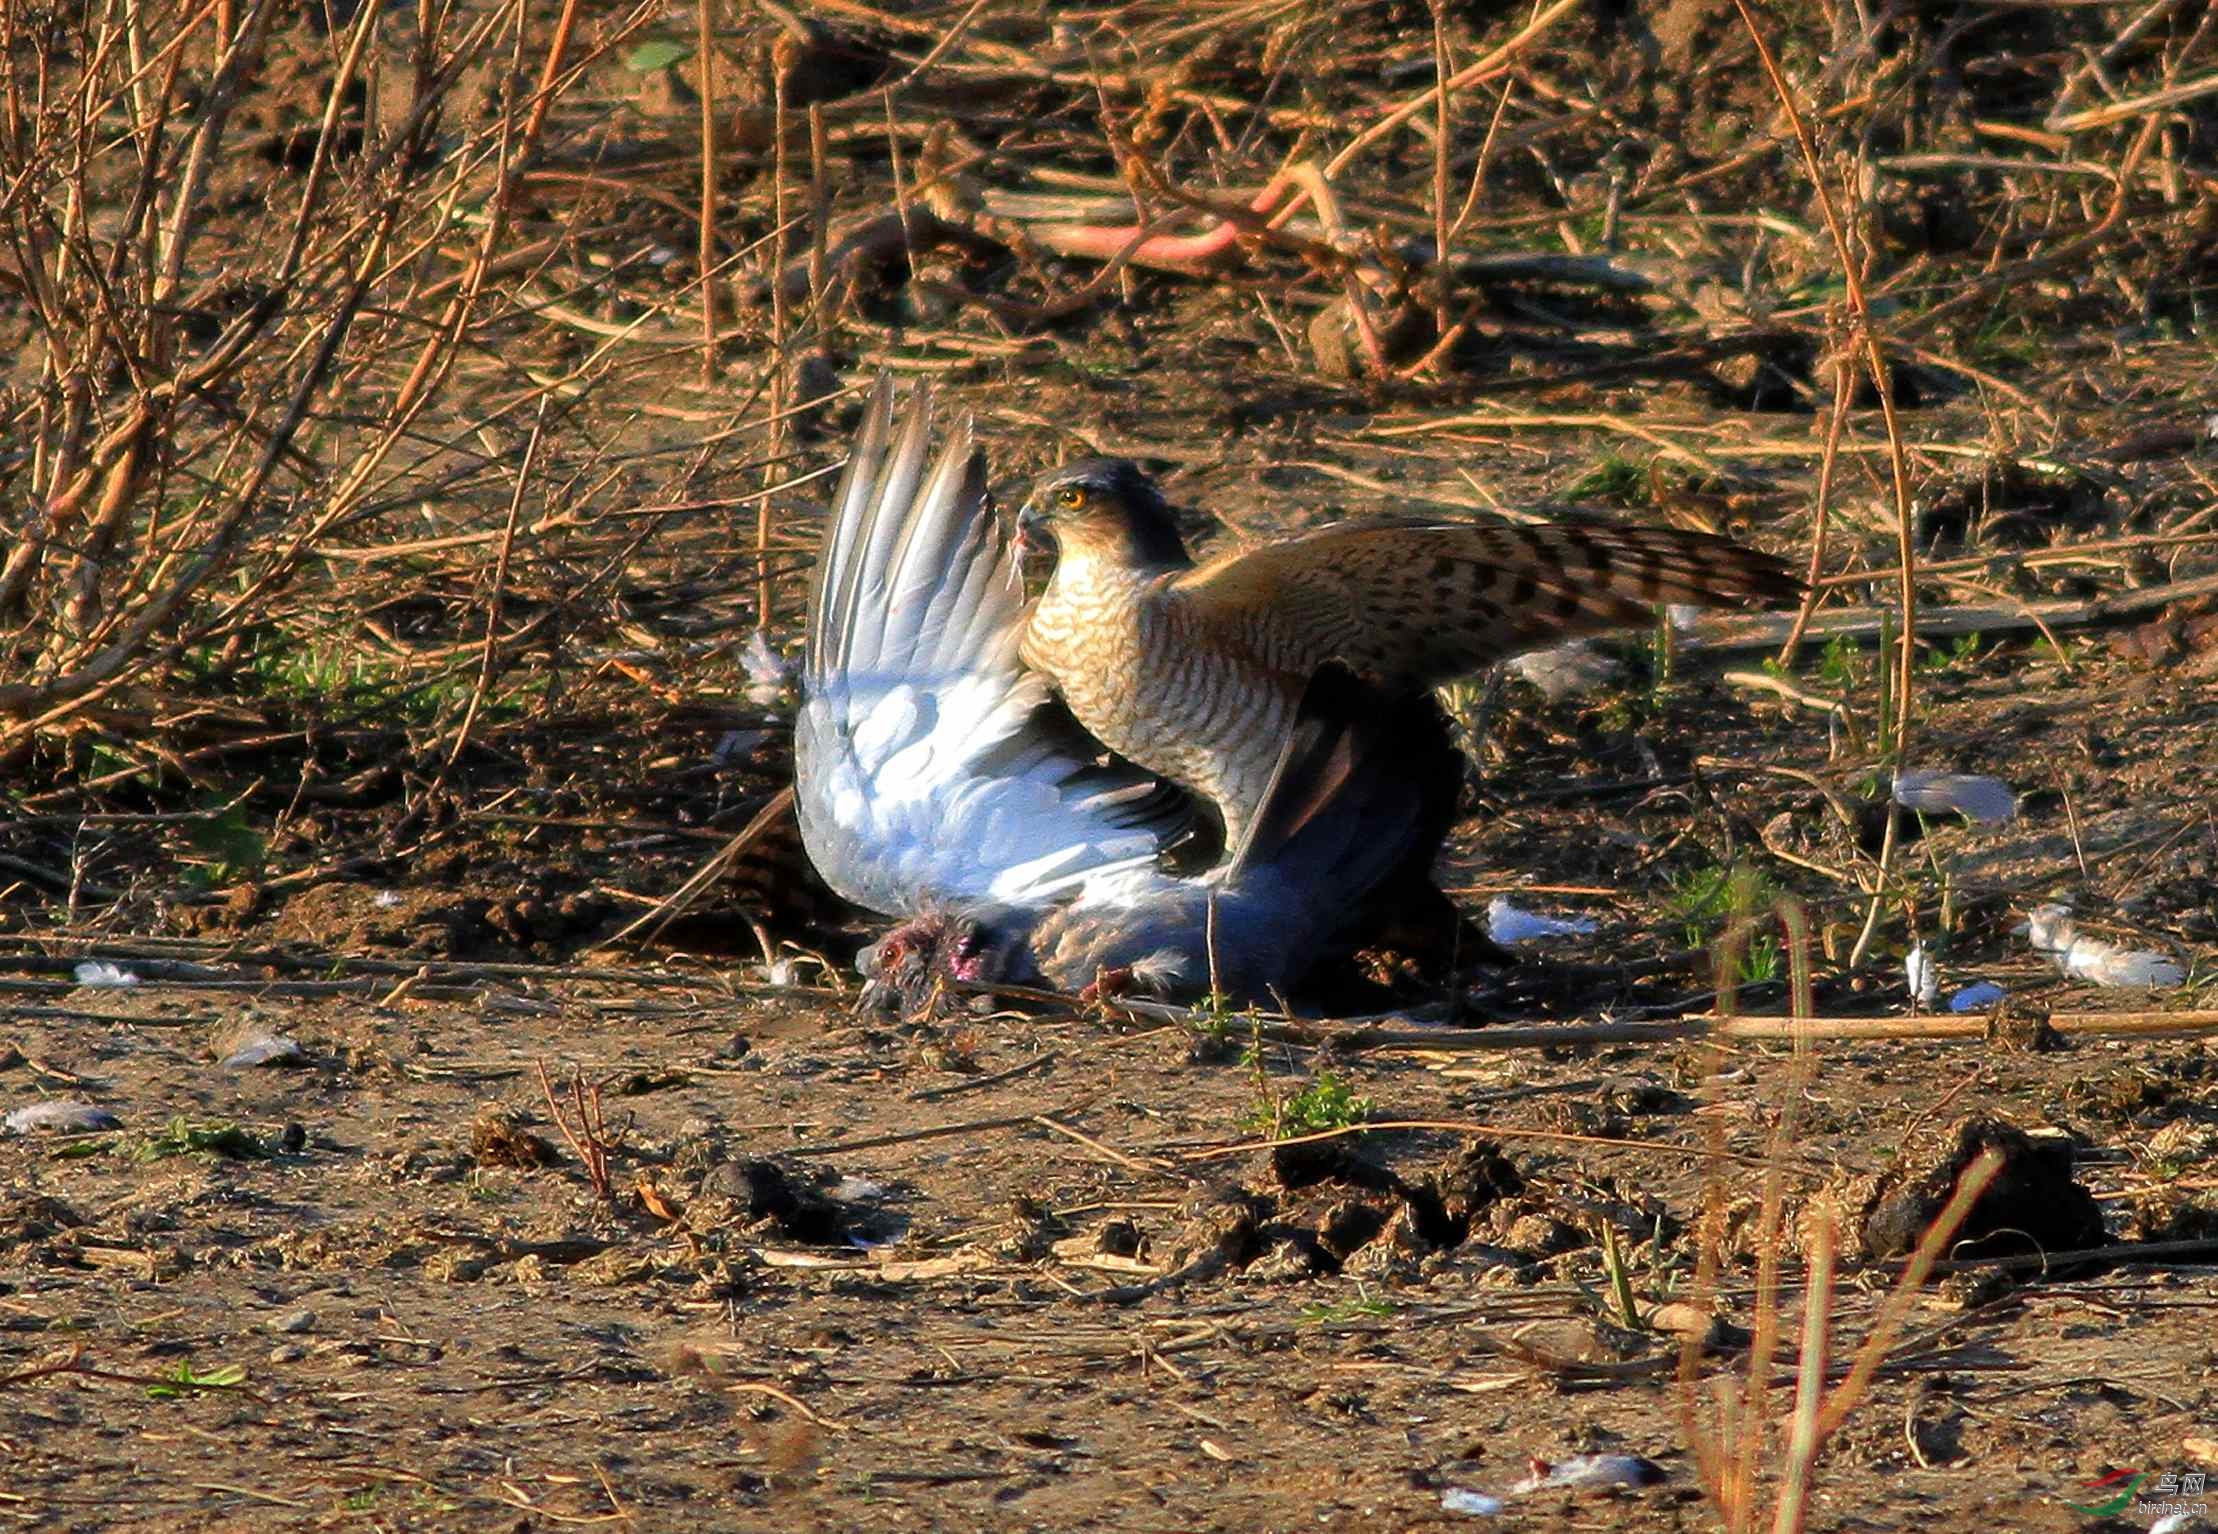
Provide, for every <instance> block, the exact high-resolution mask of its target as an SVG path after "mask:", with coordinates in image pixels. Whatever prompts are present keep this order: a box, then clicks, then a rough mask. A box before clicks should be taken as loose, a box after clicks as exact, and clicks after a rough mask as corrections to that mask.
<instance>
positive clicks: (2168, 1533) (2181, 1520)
mask: <svg viewBox="0 0 2218 1534" xmlns="http://www.w3.org/2000/svg"><path fill="white" fill-rule="evenodd" d="M2200 1526H2201V1525H2199V1524H2198V1523H2197V1522H2196V1517H2195V1510H2194V1509H2193V1508H2191V1507H2175V1508H2173V1509H2172V1511H2170V1512H2168V1513H2166V1514H2165V1515H2164V1516H2163V1517H2161V1518H2159V1519H2157V1521H2156V1522H2154V1523H2152V1524H2150V1525H2149V1534H2188V1530H2190V1529H2194V1528H2198V1527H2200Z"/></svg>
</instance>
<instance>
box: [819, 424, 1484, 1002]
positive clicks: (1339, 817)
mask: <svg viewBox="0 0 2218 1534" xmlns="http://www.w3.org/2000/svg"><path fill="white" fill-rule="evenodd" d="M929 439H930V402H929V398H928V394H927V391H926V390H925V389H924V388H922V387H919V388H918V389H917V390H916V391H915V392H914V393H913V395H912V396H911V398H910V401H909V404H908V407H907V410H906V412H905V414H904V416H903V418H902V421H901V424H900V426H899V427H898V429H896V428H895V426H894V424H893V394H892V389H891V385H890V381H887V380H881V381H880V383H879V386H878V388H877V390H876V392H875V393H874V394H873V395H872V397H871V400H870V404H869V407H868V409H867V411H866V412H865V415H864V419H863V423H862V426H861V428H860V430H859V432H858V434H857V436H856V438H855V442H854V445H853V449H852V452H851V454H850V456H849V459H848V463H847V468H846V471H845V473H844V475H843V476H842V478H841V480H840V483H839V488H838V490H837V491H836V493H835V495H834V498H833V502H832V506H831V508H830V511H829V514H828V515H827V517H826V519H825V529H824V535H823V543H822V549H821V553H820V556H819V559H818V562H817V567H816V572H815V577H814V581H813V584H812V587H811V590H810V593H809V613H808V625H807V632H806V638H805V655H804V659H803V663H802V675H801V691H802V701H801V710H800V714H799V717H798V719H797V720H796V724H795V737H794V753H795V767H796V779H795V797H796V804H797V807H798V817H799V821H800V827H801V835H802V841H803V845H804V846H805V847H806V848H807V851H808V854H809V858H810V860H811V861H812V862H813V863H814V864H815V866H816V868H817V870H818V872H819V873H821V874H822V875H823V876H824V879H825V881H826V882H827V883H828V884H830V885H831V887H832V888H833V890H835V891H836V892H837V893H838V894H840V895H841V896H842V897H844V898H845V899H847V900H849V901H851V902H852V903H854V904H855V905H858V906H861V907H863V908H864V909H866V910H869V911H874V912H877V913H879V914H881V915H886V916H893V917H901V918H906V919H907V920H906V921H905V922H904V923H903V924H902V925H901V926H899V927H898V928H896V929H895V931H894V932H893V933H892V934H890V935H889V936H888V937H887V938H885V939H884V940H883V941H882V942H880V943H879V944H877V945H876V947H875V949H874V950H873V951H872V952H871V953H870V954H868V955H866V967H875V968H877V969H878V970H879V971H880V972H882V973H887V974H892V975H903V974H906V975H912V976H913V975H918V974H922V975H926V976H932V975H938V976H944V977H947V978H951V979H956V980H966V981H979V982H992V981H997V980H1006V981H1014V982H1017V983H1028V984H1047V985H1052V986H1055V987H1056V988H1058V989H1062V990H1077V989H1079V988H1082V987H1084V986H1086V985H1089V984H1092V983H1094V982H1095V981H1096V980H1097V979H1098V978H1100V977H1101V975H1102V974H1103V973H1104V972H1112V973H1116V972H1129V973H1130V974H1132V975H1133V976H1134V977H1135V978H1136V979H1137V980H1139V981H1140V982H1142V983H1143V984H1148V985H1150V986H1151V987H1152V988H1153V989H1156V990H1159V991H1163V992H1166V993H1171V992H1179V993H1186V994H1198V993H1202V992H1206V991H1212V990H1215V991H1221V992H1223V993H1225V994H1227V995H1230V996H1233V997H1237V998H1242V999H1247V998H1263V997H1267V996H1269V995H1272V994H1273V993H1278V994H1284V993H1285V992H1286V991H1288V990H1291V989H1293V988H1294V987H1296V986H1297V985H1298V984H1299V983H1300V981H1301V980H1302V978H1303V976H1304V975H1305V974H1306V973H1307V972H1308V971H1309V970H1310V969H1311V968H1312V967H1314V965H1315V964H1316V963H1317V962H1318V961H1319V960H1320V959H1321V958H1323V957H1325V956H1327V955H1329V954H1331V953H1334V952H1345V951H1347V950H1348V949H1349V948H1350V947H1352V946H1354V945H1355V944H1356V943H1358V942H1359V941H1360V940H1361V938H1362V935H1363V934H1364V932H1365V931H1366V930H1368V928H1369V927H1370V926H1371V925H1372V924H1374V923H1376V922H1377V921H1378V920H1379V919H1380V918H1379V915H1378V907H1379V903H1380V902H1381V901H1385V900H1386V899H1387V898H1388V896H1389V895H1390V894H1391V892H1392V891H1393V890H1394V889H1395V888H1396V887H1397V886H1400V885H1403V884H1406V883H1407V881H1408V880H1410V879H1411V878H1412V877H1416V878H1419V879H1423V878H1425V877H1426V876H1427V875H1428V873H1429V869H1430V865H1431V862H1432V859H1433V857H1434V855H1435V854H1436V852H1437V851H1438V849H1439V846H1440V843H1441V840H1442V838H1443V837H1444V836H1445V834H1446V831H1447V828H1448V825H1449V823H1450V821H1451V819H1452V818H1453V814H1454V806H1455V795H1456V791H1457V788H1458V786H1459V785H1460V783H1461V779H1462V759H1461V757H1460V755H1459V754H1458V753H1457V752H1456V751H1455V749H1454V748H1453V746H1452V745H1451V744H1450V742H1449V740H1448V738H1447V734H1446V731H1445V729H1444V727H1443V726H1442V724H1441V721H1440V718H1439V715H1438V711H1437V710H1436V709H1435V708H1433V707H1432V705H1431V703H1430V701H1429V700H1418V701H1417V703H1416V704H1415V705H1412V706H1381V704H1380V702H1379V700H1378V699H1377V698H1375V697H1374V696H1373V695H1372V694H1371V692H1370V690H1369V689H1367V688H1365V687H1364V686H1362V685H1361V684H1360V683H1358V682H1357V681H1356V680H1355V678H1354V677H1353V675H1352V674H1350V673H1348V672H1347V671H1345V670H1343V669H1342V668H1339V667H1333V666H1325V667H1320V668H1318V669H1317V672H1316V674H1315V676H1314V677H1313V678H1311V679H1310V680H1309V681H1308V682H1307V683H1306V684H1305V685H1304V686H1303V687H1302V688H1301V689H1299V694H1298V696H1297V697H1296V698H1295V699H1294V701H1293V703H1292V705H1291V706H1290V707H1289V708H1288V709H1286V710H1285V711H1284V714H1283V717H1281V718H1279V719H1278V720H1277V721H1276V723H1277V728H1278V734H1277V737H1276V739H1274V740H1273V741H1272V742H1271V743H1270V747H1269V755H1270V757H1271V761H1270V763H1269V765H1268V766H1267V767H1266V769H1265V772H1264V775H1263V781H1262V782H1261V783H1260V784H1259V786H1258V792H1257V794H1256V806H1255V809H1254V812H1253V813H1252V814H1250V815H1248V816H1247V817H1246V818H1245V819H1244V821H1243V823H1242V828H1241V835H1240V837H1239V838H1238V839H1237V840H1236V841H1234V842H1232V843H1230V844H1228V853H1227V856H1226V857H1225V858H1224V860H1223V861H1222V862H1221V863H1220V864H1218V866H1216V867H1214V868H1212V869H1210V870H1209V871H1208V872H1207V873H1206V874H1204V875H1201V876H1199V877H1190V878H1189V877H1180V876H1178V875H1176V874H1173V873H1171V872H1169V871H1167V870H1166V869H1165V867H1164V866H1163V863H1162V854H1163V853H1164V851H1165V849H1166V848H1167V847H1169V846H1170V845H1171V844H1172V843H1173V842H1174V841H1175V840H1176V839H1178V838H1179V837H1180V836H1181V835H1182V834H1184V832H1185V831H1186V829H1187V827H1188V824H1189V822H1190V821H1191V819H1192V817H1193V814H1194V808H1195V807H1194V804H1193V802H1192V800H1191V798H1190V797H1189V796H1188V795H1187V794H1185V793H1183V792H1180V791H1178V790H1176V789H1173V788H1169V787H1166V785H1165V784H1164V783H1163V782H1162V781H1160V780H1159V779H1158V778H1157V777H1156V776H1155V775H1154V774H1152V773H1150V772H1148V771H1146V770H1143V769H1142V768H1140V767H1136V766H1134V765H1132V764H1131V763H1129V762H1126V761H1123V760H1120V759H1118V758H1117V757H1115V756H1113V755H1111V754H1110V753H1109V752H1108V751H1107V750H1105V749H1104V747H1103V746H1102V744H1101V743H1100V742H1099V741H1097V740H1094V739H1092V738H1091V737H1089V736H1088V735H1087V734H1086V732H1085V731H1083V730H1082V729H1080V728H1079V726H1078V724H1077V722H1076V721H1075V720H1074V719H1073V718H1072V716H1071V712H1070V710H1069V709H1068V707H1066V706H1065V705H1064V704H1063V703H1062V702H1061V701H1060V700H1058V699H1057V698H1056V696H1055V695H1054V693H1053V691H1052V690H1051V689H1050V687H1049V685H1048V679H1047V678H1046V677H1045V676H1043V675H1041V674H1040V673H1039V672H1037V671H1035V670H1032V669H1030V668H1028V667H1027V666H1025V665H1024V663H1023V662H1022V661H1021V660H1020V658H1019V655H1018V650H1019V646H1020V643H1021V641H1022V639H1023V635H1024V632H1025V624H1026V620H1027V616H1028V608H1027V605H1026V602H1025V598H1024V592H1023V587H1022V582H1021V579H1020V572H1019V568H1018V560H1017V554H1016V550H1015V549H1014V548H1013V546H1012V545H1011V542H1010V539H1009V537H1008V532H1007V529H1006V528H1005V526H1004V525H1003V523H1002V521H1001V520H1000V519H999V518H997V517H996V516H994V515H993V514H992V511H991V510H990V508H989V506H988V503H987V498H986V481H985V464H984V460H983V458H982V456H981V455H980V453H979V452H978V451H977V449H976V448H975V446H974V445H973V442H972V435H971V428H970V425H969V422H968V421H967V420H958V421H957V422H956V423H955V424H954V426H953V428H952V430H950V431H949V433H948V438H947V442H946V445H945V446H944V447H943V448H942V449H941V451H940V452H939V454H938V455H937V457H936V458H932V457H931V455H930V453H929V447H930V440H929ZM1428 887H1429V886H1428Z"/></svg>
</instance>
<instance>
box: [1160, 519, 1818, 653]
mask: <svg viewBox="0 0 2218 1534" xmlns="http://www.w3.org/2000/svg"><path fill="white" fill-rule="evenodd" d="M1174 589H1175V590H1177V591H1178V592H1179V594H1180V595H1181V596H1183V597H1187V598H1190V600H1191V609H1192V610H1193V611H1196V612H1201V613H1206V614H1208V615H1209V621H1210V623H1211V624H1212V625H1214V626H1215V627H1216V630H1217V632H1219V633H1221V634H1224V635H1225V636H1226V637H1227V639H1228V641H1229V642H1232V643H1241V644H1247V645H1250V646H1253V647H1254V648H1255V649H1256V651H1257V652H1258V658H1259V659H1261V660H1264V661H1265V662H1266V663H1268V664H1272V665H1274V666H1285V665H1286V663H1287V662H1289V661H1290V662H1292V663H1293V665H1292V668H1304V669H1306V668H1313V667H1315V666H1317V665H1321V664H1323V663H1324V662H1326V661H1333V660H1337V661H1339V662H1341V663H1342V664H1344V665H1346V666H1348V667H1349V668H1350V669H1352V670H1354V671H1355V672H1357V673H1358V674H1359V675H1361V676H1363V677H1365V678H1367V679H1369V680H1372V681H1375V682H1378V683H1381V684H1383V685H1384V686H1386V687H1388V688H1390V689H1395V690H1400V689H1409V688H1422V687H1430V686H1434V685H1437V684H1439V683H1441V682H1445V681H1448V680H1449V679H1451V678H1453V677H1457V676H1462V675H1465V674H1467V673H1469V672H1472V671H1477V670H1480V669H1481V668H1483V667H1485V666H1488V665H1491V664H1492V663H1493V662H1495V661H1498V660H1503V659H1506V658H1508V657H1509V656H1512V655H1516V654H1519V653H1520V652H1522V651H1525V650H1530V649H1534V648H1537V647H1539V646H1541V645H1547V644H1554V643H1556V642H1558V641H1560V640H1564V639H1572V638H1577V637H1579V636H1581V635H1585V634H1595V633H1600V632H1603V631H1604V630H1608V629H1615V628H1625V627H1628V626H1631V625H1635V624H1642V623H1646V622H1648V621H1649V620H1650V618H1651V616H1652V614H1653V613H1654V610H1655V609H1656V608H1657V607H1658V606H1659V605H1662V604H1664V603H1671V602H1692V603H1698V604H1703V605H1709V604H1715V603H1725V602H1733V603H1738V602H1745V601H1748V600H1751V599H1757V600H1785V599H1787V598H1791V597H1793V596H1794V595H1796V594H1798V593H1799V591H1800V590H1801V587H1800V585H1799V583H1798V582H1797V581H1796V580H1795V578H1794V577H1793V576H1792V575H1791V574H1789V573H1788V571H1787V569H1786V567H1785V566H1784V565H1782V564H1781V563H1779V561H1777V560H1776V559H1773V558H1772V557H1771V556H1770V555H1768V554H1762V553H1758V552H1757V551H1755V550H1753V549H1747V548H1743V547H1741V546H1740V545H1738V544H1735V543H1733V542H1731V541H1729V540H1727V539H1724V538H1719V537H1715V536H1713V535H1711V534H1708V533H1697V532H1687V531H1683V530H1681V529H1678V528H1671V527H1631V526H1619V525H1617V524H1614V523H1609V522H1604V521H1600V520H1593V521H1583V520H1582V521H1572V522H1558V523H1546V524H1536V525H1532V526H1524V525H1518V524H1513V523H1506V522H1505V523H1482V522H1456V521H1446V520H1428V519H1419V518H1408V519H1381V520H1375V521H1363V522H1351V523H1346V524H1343V525H1341V526H1339V527H1332V528H1327V529H1325V530H1324V531H1322V532H1317V533H1312V534H1310V535H1308V536H1306V537H1302V538H1296V539H1293V540H1291V541H1288V542H1284V543H1274V544H1267V545H1265V546H1263V547H1261V548H1256V549H1250V550H1244V551H1241V552H1238V553H1232V554H1226V555H1222V556H1220V557H1218V558H1216V559H1213V560H1211V561H1209V562H1208V563H1206V564H1204V565H1201V566H1200V567H1198V568H1197V569H1195V570H1193V571H1191V572H1189V573H1187V574H1185V575H1182V576H1179V577H1178V578H1177V580H1176V582H1175V588H1174ZM1292 668H1289V669H1292Z"/></svg>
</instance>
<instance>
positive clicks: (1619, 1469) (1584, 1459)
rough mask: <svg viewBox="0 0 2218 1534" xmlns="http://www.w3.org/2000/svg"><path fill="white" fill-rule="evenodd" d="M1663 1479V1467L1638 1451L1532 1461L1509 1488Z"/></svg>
mask: <svg viewBox="0 0 2218 1534" xmlns="http://www.w3.org/2000/svg"><path fill="white" fill-rule="evenodd" d="M1663 1478H1664V1470H1663V1466H1661V1465H1659V1464H1657V1463H1656V1462H1655V1461H1654V1460H1649V1459H1642V1458H1641V1457H1640V1456H1639V1455H1638V1454H1574V1455H1572V1456H1571V1457H1570V1458H1569V1459H1559V1460H1557V1461H1556V1462H1555V1463H1554V1464H1550V1463H1548V1462H1547V1461H1546V1460H1542V1459H1536V1460H1534V1461H1533V1471H1532V1474H1531V1475H1528V1476H1526V1477H1525V1479H1523V1480H1522V1481H1519V1482H1518V1483H1517V1484H1516V1485H1515V1486H1512V1487H1511V1488H1510V1490H1511V1491H1515V1492H1526V1491H1544V1490H1548V1489H1551V1488H1583V1487H1590V1486H1653V1485H1655V1484H1656V1483H1657V1482H1658V1481H1661V1480H1662V1479H1663Z"/></svg>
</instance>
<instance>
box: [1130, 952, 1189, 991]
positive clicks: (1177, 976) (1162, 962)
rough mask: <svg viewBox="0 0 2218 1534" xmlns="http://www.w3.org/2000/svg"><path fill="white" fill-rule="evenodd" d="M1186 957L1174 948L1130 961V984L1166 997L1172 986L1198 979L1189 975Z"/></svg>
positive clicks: (1187, 958)
mask: <svg viewBox="0 0 2218 1534" xmlns="http://www.w3.org/2000/svg"><path fill="white" fill-rule="evenodd" d="M1191 968H1192V964H1191V962H1190V960H1189V957H1188V955H1186V954H1183V953H1180V952H1179V951H1178V950H1177V949H1176V948H1158V949H1156V950H1155V951H1154V952H1153V953H1151V954H1146V955H1143V956H1142V957H1140V958H1137V959H1134V960H1133V961H1132V983H1133V984H1134V985H1136V986H1138V987H1139V988H1140V989H1142V990H1145V991H1152V992H1154V993H1155V994H1156V995H1158V996H1168V995H1169V994H1170V993H1171V990H1172V988H1173V987H1174V986H1177V985H1180V984H1183V983H1184V982H1186V981H1188V980H1198V979H1199V978H1200V977H1199V976H1197V975H1191V974H1189V973H1188V970H1190V969H1191Z"/></svg>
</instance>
